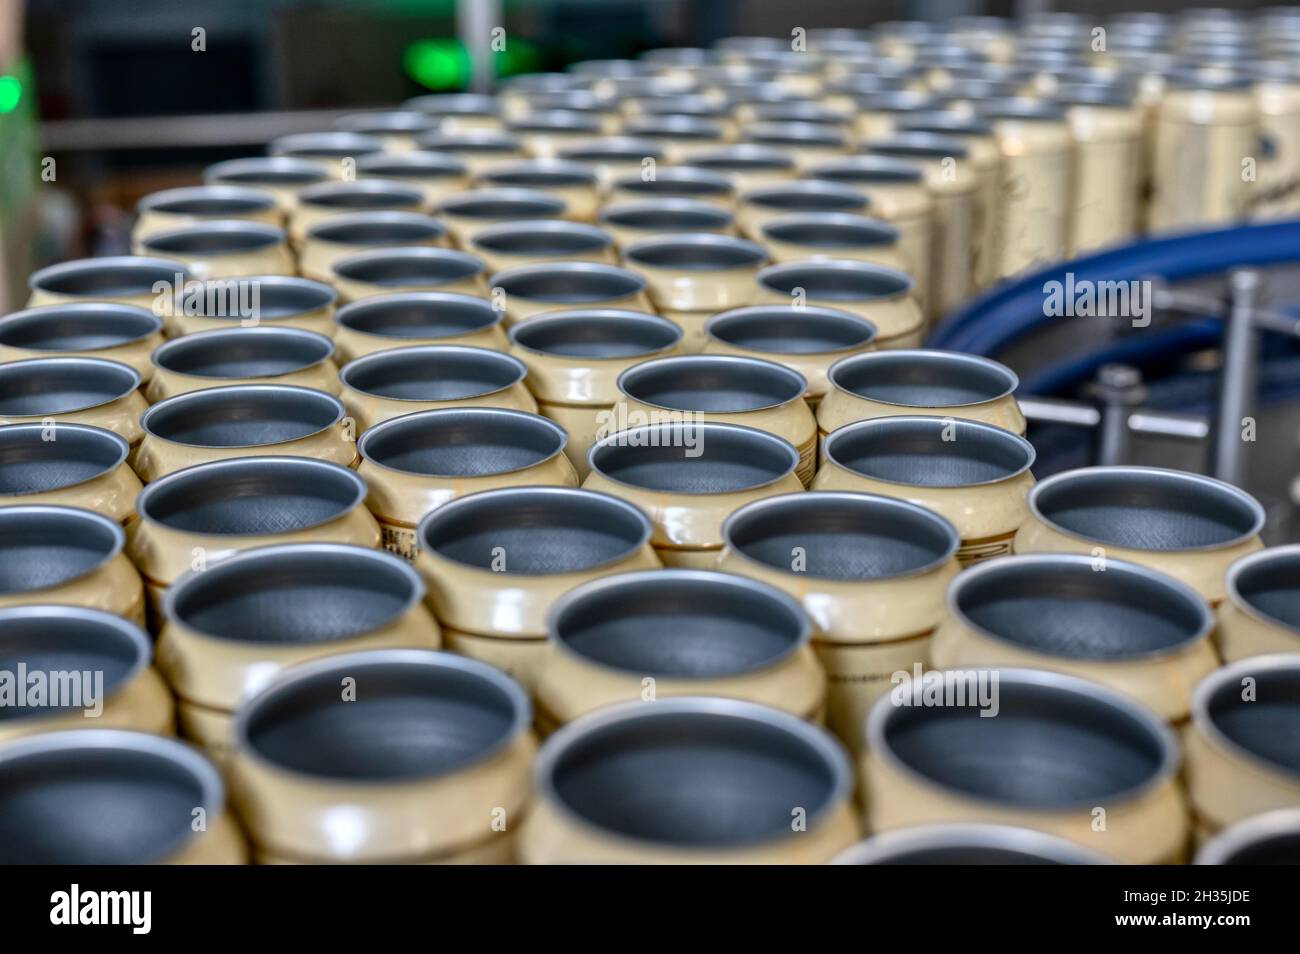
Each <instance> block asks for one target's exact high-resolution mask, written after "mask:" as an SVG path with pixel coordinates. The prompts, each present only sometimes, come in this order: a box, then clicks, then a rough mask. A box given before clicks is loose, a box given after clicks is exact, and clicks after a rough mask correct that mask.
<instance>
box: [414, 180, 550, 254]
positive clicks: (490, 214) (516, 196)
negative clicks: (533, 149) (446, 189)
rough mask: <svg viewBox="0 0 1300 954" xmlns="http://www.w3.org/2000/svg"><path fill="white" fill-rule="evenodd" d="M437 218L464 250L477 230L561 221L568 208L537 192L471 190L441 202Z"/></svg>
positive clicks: (450, 196) (448, 197) (548, 193)
mask: <svg viewBox="0 0 1300 954" xmlns="http://www.w3.org/2000/svg"><path fill="white" fill-rule="evenodd" d="M496 168H500V167H497V166H494V167H493V169H496ZM505 168H510V167H509V166H507V167H505ZM438 215H439V216H440V217H441V219H442V220H443V221H444V222H446V223H447V228H448V229H450V230H451V237H452V238H453V239H454V240H455V242H456V245H457V246H458V247H460V248H464V249H468V248H469V247H470V243H471V242H472V240H473V237H474V234H475V233H476V232H478V231H479V230H480V229H483V228H487V227H488V226H491V225H497V224H500V223H503V222H504V223H510V224H512V225H515V224H518V223H520V222H526V221H528V220H530V219H562V218H565V217H566V216H568V215H569V207H568V204H567V203H566V202H565V200H564V199H562V198H561V197H560V196H559V195H556V194H555V193H552V192H543V191H542V190H541V189H519V188H510V189H505V188H491V189H471V190H469V191H468V192H458V193H455V194H454V195H449V196H447V197H446V198H445V199H443V200H442V202H441V203H440V204H439V206H438Z"/></svg>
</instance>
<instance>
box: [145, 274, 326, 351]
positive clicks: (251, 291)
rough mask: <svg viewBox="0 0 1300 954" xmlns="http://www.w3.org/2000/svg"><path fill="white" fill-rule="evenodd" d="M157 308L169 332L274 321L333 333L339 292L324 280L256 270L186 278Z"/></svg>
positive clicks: (174, 333)
mask: <svg viewBox="0 0 1300 954" xmlns="http://www.w3.org/2000/svg"><path fill="white" fill-rule="evenodd" d="M178 292H179V294H178V296H177V297H176V299H175V300H171V299H169V300H168V302H167V305H166V308H165V309H164V310H163V311H162V312H161V314H162V317H163V320H164V323H165V324H164V328H165V330H166V331H167V333H168V334H170V335H171V336H172V337H177V336H180V335H189V334H194V333H196V332H200V331H212V330H214V329H217V328H231V327H233V326H236V325H238V326H239V327H242V328H249V327H255V326H257V325H262V324H267V325H278V326H283V327H290V328H302V329H304V330H306V331H314V332H316V333H317V334H322V335H326V336H333V334H334V305H335V303H336V302H337V301H338V297H339V296H338V293H337V292H336V291H335V290H334V289H333V288H331V287H330V286H329V285H326V284H324V283H323V282H314V281H311V280H310V279H306V278H294V277H291V276H288V275H257V276H253V277H251V278H237V279H229V280H218V281H208V282H189V283H186V285H185V286H184V289H183V290H179V289H178Z"/></svg>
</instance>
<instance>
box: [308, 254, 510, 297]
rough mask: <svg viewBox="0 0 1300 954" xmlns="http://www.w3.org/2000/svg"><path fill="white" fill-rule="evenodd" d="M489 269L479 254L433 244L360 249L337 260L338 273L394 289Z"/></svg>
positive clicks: (451, 279) (467, 276)
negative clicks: (360, 250)
mask: <svg viewBox="0 0 1300 954" xmlns="http://www.w3.org/2000/svg"><path fill="white" fill-rule="evenodd" d="M486 270H487V266H486V265H484V263H483V260H482V259H481V258H479V257H478V256H477V255H471V254H469V253H468V252H460V251H456V250H455V249H450V248H439V247H436V246H429V245H411V246H406V247H402V246H396V247H394V248H383V249H374V250H372V251H369V252H358V253H357V254H356V255H349V256H348V257H347V258H342V259H339V260H338V261H337V262H335V263H334V274H336V275H338V276H339V277H341V278H346V279H349V280H351V281H354V282H362V283H364V284H367V285H379V286H387V287H390V288H394V289H400V288H402V287H403V286H404V285H423V284H443V283H449V282H457V281H465V280H466V279H470V278H474V277H475V276H477V275H482V274H483V273H484V272H485V271H486Z"/></svg>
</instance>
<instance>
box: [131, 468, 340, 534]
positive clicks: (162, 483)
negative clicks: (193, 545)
mask: <svg viewBox="0 0 1300 954" xmlns="http://www.w3.org/2000/svg"><path fill="white" fill-rule="evenodd" d="M364 493H365V488H364V487H363V486H362V484H361V481H360V479H359V478H358V477H357V476H356V475H355V474H353V473H351V472H350V471H343V470H340V469H339V468H338V467H334V466H331V465H329V464H326V463H324V462H321V461H314V460H308V459H307V458H298V459H295V458H256V457H252V458H240V459H237V460H231V461H219V462H216V463H212V464H200V465H198V466H197V467H192V468H187V469H186V470H184V471H182V472H179V473H177V474H173V475H168V476H167V477H164V478H163V479H162V480H158V481H155V482H154V483H152V484H150V485H149V487H148V488H146V490H145V492H144V493H142V494H141V495H140V497H139V498H138V500H137V504H136V506H137V509H138V510H139V511H140V516H142V517H144V518H145V519H148V520H153V521H155V522H157V523H160V524H162V525H163V526H165V527H168V528H169V529H172V530H178V531H182V532H185V533H201V534H231V535H235V534H244V535H249V534H256V535H259V536H261V535H268V536H271V535H277V534H286V533H293V532H295V531H298V530H304V529H307V528H308V527H316V526H320V525H321V524H323V523H328V522H329V521H331V520H334V519H337V518H338V517H341V516H343V514H345V513H347V512H348V511H349V510H351V509H352V508H353V507H355V506H357V505H358V504H360V503H361V500H362V498H363V496H364Z"/></svg>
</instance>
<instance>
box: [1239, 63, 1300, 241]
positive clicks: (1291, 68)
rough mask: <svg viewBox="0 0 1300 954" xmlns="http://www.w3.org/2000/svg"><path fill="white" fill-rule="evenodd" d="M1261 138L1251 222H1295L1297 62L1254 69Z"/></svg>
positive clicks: (1299, 108) (1299, 116)
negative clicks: (1291, 219) (1262, 144)
mask: <svg viewBox="0 0 1300 954" xmlns="http://www.w3.org/2000/svg"><path fill="white" fill-rule="evenodd" d="M1253 75H1254V78H1255V87H1254V93H1255V105H1256V107H1257V109H1258V112H1259V138H1260V141H1261V142H1263V143H1266V144H1267V149H1266V150H1261V151H1263V152H1264V154H1263V155H1261V156H1259V157H1258V164H1259V168H1258V170H1257V176H1258V177H1257V179H1256V182H1255V190H1257V191H1258V195H1256V194H1254V191H1252V194H1251V195H1250V196H1249V198H1248V199H1247V207H1248V208H1249V210H1250V216H1251V218H1255V219H1272V218H1294V217H1295V216H1296V215H1298V214H1300V65H1297V63H1296V61H1295V59H1287V60H1268V61H1264V62H1261V63H1257V64H1256V65H1255V66H1254V67H1253Z"/></svg>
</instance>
